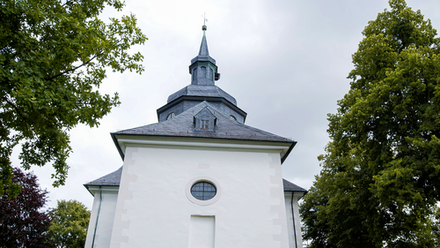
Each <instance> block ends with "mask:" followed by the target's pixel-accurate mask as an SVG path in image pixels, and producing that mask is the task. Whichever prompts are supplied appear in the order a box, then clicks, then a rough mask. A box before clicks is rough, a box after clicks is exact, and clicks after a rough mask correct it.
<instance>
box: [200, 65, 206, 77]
mask: <svg viewBox="0 0 440 248" xmlns="http://www.w3.org/2000/svg"><path fill="white" fill-rule="evenodd" d="M200 69H201V70H200V77H202V78H206V67H204V66H202V67H201V68H200Z"/></svg>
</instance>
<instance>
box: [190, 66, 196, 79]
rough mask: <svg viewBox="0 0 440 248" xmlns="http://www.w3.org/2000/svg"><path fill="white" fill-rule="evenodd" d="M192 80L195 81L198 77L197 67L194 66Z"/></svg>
mask: <svg viewBox="0 0 440 248" xmlns="http://www.w3.org/2000/svg"><path fill="white" fill-rule="evenodd" d="M191 76H192V80H193V81H194V80H195V79H196V78H197V68H194V69H193V72H192V75H191Z"/></svg>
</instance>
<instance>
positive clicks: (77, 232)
mask: <svg viewBox="0 0 440 248" xmlns="http://www.w3.org/2000/svg"><path fill="white" fill-rule="evenodd" d="M49 216H50V218H51V224H50V227H49V237H50V240H51V242H53V244H54V245H55V246H56V247H69V248H82V247H84V244H85V242H86V236H87V227H88V226H89V219H90V211H89V210H87V208H86V207H85V206H84V205H83V204H82V203H80V202H78V201H75V200H70V201H65V200H61V201H58V205H57V207H56V208H54V209H52V210H51V211H50V212H49Z"/></svg>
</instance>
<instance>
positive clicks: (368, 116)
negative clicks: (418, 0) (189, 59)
mask: <svg viewBox="0 0 440 248" xmlns="http://www.w3.org/2000/svg"><path fill="white" fill-rule="evenodd" d="M389 4H390V7H391V10H390V11H388V10H385V11H384V12H383V13H380V14H378V16H377V19H376V20H374V21H370V22H369V24H368V26H367V27H366V28H365V29H364V31H363V35H364V39H363V40H362V41H361V42H360V44H359V49H358V51H357V52H356V53H355V54H354V55H353V63H354V69H353V70H352V71H351V72H350V74H349V76H348V78H350V79H351V80H352V82H351V88H350V91H349V92H348V93H347V94H346V95H345V96H344V98H343V99H341V100H340V101H338V106H339V108H338V112H337V113H336V114H329V117H328V120H329V129H328V133H329V135H330V138H331V142H330V143H329V144H328V145H327V147H326V153H325V154H324V155H322V156H320V157H319V160H320V161H321V166H322V171H321V173H320V175H319V176H317V177H316V181H315V182H314V185H313V187H312V189H311V190H310V192H309V193H308V194H307V195H306V196H305V197H304V203H303V204H302V205H301V209H300V212H301V215H302V217H303V219H304V225H305V228H304V238H305V239H308V240H312V243H311V246H310V247H439V246H440V242H439V238H440V233H439V230H438V229H439V228H438V221H439V217H440V216H439V211H438V208H437V205H438V202H439V200H440V180H438V178H439V176H440V114H439V113H440V40H439V38H436V35H437V32H436V30H435V29H434V28H433V27H432V26H431V23H430V21H429V20H424V17H423V15H422V14H421V13H420V11H413V10H412V9H411V8H409V7H408V6H407V5H406V3H405V2H404V1H403V0H390V1H389Z"/></svg>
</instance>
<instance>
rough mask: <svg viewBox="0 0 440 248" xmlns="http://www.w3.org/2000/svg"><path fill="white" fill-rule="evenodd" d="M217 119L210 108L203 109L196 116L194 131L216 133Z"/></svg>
mask: <svg viewBox="0 0 440 248" xmlns="http://www.w3.org/2000/svg"><path fill="white" fill-rule="evenodd" d="M216 122H217V117H216V116H215V115H214V114H213V113H212V112H211V110H210V109H209V108H208V107H205V108H203V109H202V110H200V112H198V113H197V114H195V115H194V130H195V131H203V132H213V131H215V125H216Z"/></svg>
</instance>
